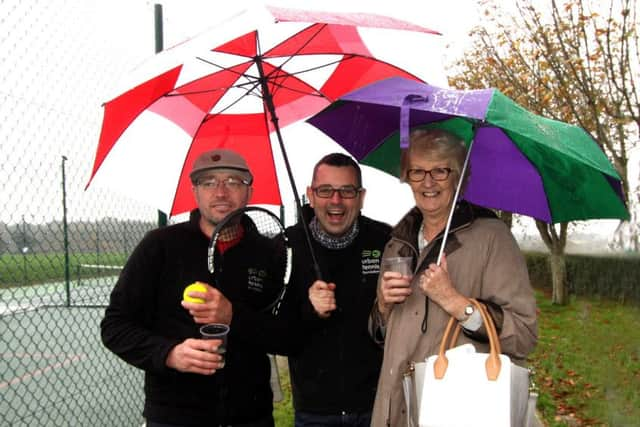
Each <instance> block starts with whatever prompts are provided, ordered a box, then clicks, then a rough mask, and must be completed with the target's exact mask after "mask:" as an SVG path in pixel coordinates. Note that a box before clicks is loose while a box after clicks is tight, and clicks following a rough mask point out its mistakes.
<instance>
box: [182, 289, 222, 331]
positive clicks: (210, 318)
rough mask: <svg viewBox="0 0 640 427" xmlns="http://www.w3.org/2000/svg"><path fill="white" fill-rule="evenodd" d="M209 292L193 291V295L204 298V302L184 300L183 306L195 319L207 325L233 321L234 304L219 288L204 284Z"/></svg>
mask: <svg viewBox="0 0 640 427" xmlns="http://www.w3.org/2000/svg"><path fill="white" fill-rule="evenodd" d="M204 285H205V287H206V288H207V292H195V291H194V292H191V296H193V297H196V298H202V299H203V300H204V302H203V303H197V302H187V301H182V306H183V307H184V308H186V309H187V310H189V314H191V316H193V320H194V321H195V322H196V323H198V324H202V325H205V324H207V323H224V324H225V325H228V324H230V323H231V317H232V316H233V306H232V305H231V301H229V300H228V299H227V298H226V297H225V296H224V295H223V294H222V292H220V291H219V290H218V289H216V288H214V287H212V286H210V285H208V284H206V283H205V284H204Z"/></svg>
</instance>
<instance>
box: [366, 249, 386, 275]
mask: <svg viewBox="0 0 640 427" xmlns="http://www.w3.org/2000/svg"><path fill="white" fill-rule="evenodd" d="M381 256H382V252H381V251H380V250H378V249H373V250H371V249H364V250H363V251H362V258H361V264H362V274H363V275H367V274H378V273H380V257H381Z"/></svg>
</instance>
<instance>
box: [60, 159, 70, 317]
mask: <svg viewBox="0 0 640 427" xmlns="http://www.w3.org/2000/svg"><path fill="white" fill-rule="evenodd" d="M66 161H67V156H62V162H61V168H62V236H63V239H64V240H63V242H64V288H65V291H66V293H67V307H70V306H71V289H70V283H69V228H68V223H67V179H66V174H65V170H64V163H65V162H66Z"/></svg>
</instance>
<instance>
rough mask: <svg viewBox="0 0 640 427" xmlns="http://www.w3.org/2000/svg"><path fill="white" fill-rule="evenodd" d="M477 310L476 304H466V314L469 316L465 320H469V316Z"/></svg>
mask: <svg viewBox="0 0 640 427" xmlns="http://www.w3.org/2000/svg"><path fill="white" fill-rule="evenodd" d="M475 311H476V306H475V305H473V304H469V305H468V306H466V307H465V308H464V315H465V316H467V317H465V320H467V319H468V318H469V316H471V315H472V314H473V313H474V312H475Z"/></svg>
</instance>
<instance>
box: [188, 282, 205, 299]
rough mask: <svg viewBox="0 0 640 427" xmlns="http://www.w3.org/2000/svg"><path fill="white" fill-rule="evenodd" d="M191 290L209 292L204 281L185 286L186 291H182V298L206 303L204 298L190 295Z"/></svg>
mask: <svg viewBox="0 0 640 427" xmlns="http://www.w3.org/2000/svg"><path fill="white" fill-rule="evenodd" d="M189 292H207V288H206V287H205V286H204V284H203V283H200V282H193V283H192V284H190V285H189V286H187V287H186V288H184V292H182V299H183V300H184V301H187V302H195V303H198V304H202V303H204V300H203V299H202V298H196V297H192V296H189Z"/></svg>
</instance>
